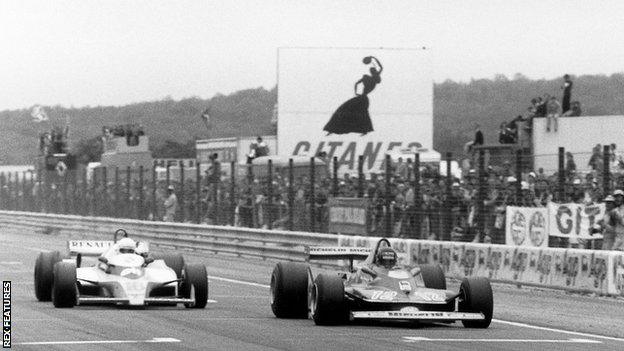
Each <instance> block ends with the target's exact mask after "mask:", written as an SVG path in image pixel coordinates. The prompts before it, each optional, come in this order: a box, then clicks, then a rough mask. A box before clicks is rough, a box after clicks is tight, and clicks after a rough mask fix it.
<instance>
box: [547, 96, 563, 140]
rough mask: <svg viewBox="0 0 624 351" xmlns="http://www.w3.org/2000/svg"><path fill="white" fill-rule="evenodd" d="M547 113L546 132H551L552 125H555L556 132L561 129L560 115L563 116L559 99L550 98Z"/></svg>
mask: <svg viewBox="0 0 624 351" xmlns="http://www.w3.org/2000/svg"><path fill="white" fill-rule="evenodd" d="M546 113H547V116H546V118H547V120H546V131H547V132H550V126H551V124H554V129H555V132H556V131H557V129H558V128H559V123H558V119H559V115H560V114H561V105H560V104H559V101H557V98H555V97H554V96H552V97H550V99H549V100H548V102H547V103H546Z"/></svg>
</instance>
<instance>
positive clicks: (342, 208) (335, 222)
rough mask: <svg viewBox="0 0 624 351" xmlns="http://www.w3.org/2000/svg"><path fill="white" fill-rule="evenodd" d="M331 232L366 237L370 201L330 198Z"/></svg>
mask: <svg viewBox="0 0 624 351" xmlns="http://www.w3.org/2000/svg"><path fill="white" fill-rule="evenodd" d="M328 206H329V232H330V233H341V234H355V235H366V219H367V211H368V199H364V198H345V197H330V198H329V201H328Z"/></svg>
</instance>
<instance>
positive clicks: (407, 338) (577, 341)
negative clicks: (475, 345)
mask: <svg viewBox="0 0 624 351" xmlns="http://www.w3.org/2000/svg"><path fill="white" fill-rule="evenodd" d="M403 341H405V342H409V343H415V342H423V341H425V342H436V341H440V342H499V343H505V342H509V343H520V342H521V343H525V342H526V343H547V344H602V341H598V340H590V339H430V338H425V337H421V336H404V337H403Z"/></svg>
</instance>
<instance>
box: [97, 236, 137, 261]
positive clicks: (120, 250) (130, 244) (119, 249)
mask: <svg viewBox="0 0 624 351" xmlns="http://www.w3.org/2000/svg"><path fill="white" fill-rule="evenodd" d="M120 254H137V255H140V256H143V257H144V258H145V257H146V256H147V248H146V247H145V244H143V243H141V242H139V243H137V242H136V241H134V240H132V239H130V238H121V239H120V240H119V241H118V242H116V243H114V244H113V245H111V247H110V248H109V249H108V250H107V251H106V252H105V253H104V254H103V255H102V256H103V257H105V258H106V259H108V260H110V259H111V258H113V257H115V256H117V255H120Z"/></svg>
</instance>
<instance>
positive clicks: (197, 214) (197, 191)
mask: <svg viewBox="0 0 624 351" xmlns="http://www.w3.org/2000/svg"><path fill="white" fill-rule="evenodd" d="M200 166H201V164H200V163H199V162H196V163H195V223H197V224H199V223H201V196H202V191H201V170H200V168H201V167H200Z"/></svg>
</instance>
